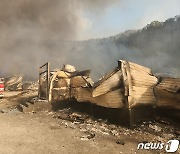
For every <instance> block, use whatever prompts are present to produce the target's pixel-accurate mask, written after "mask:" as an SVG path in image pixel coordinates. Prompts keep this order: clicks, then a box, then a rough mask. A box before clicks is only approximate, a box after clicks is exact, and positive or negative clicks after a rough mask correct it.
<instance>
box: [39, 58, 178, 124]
mask: <svg viewBox="0 0 180 154" xmlns="http://www.w3.org/2000/svg"><path fill="white" fill-rule="evenodd" d="M38 96H39V98H40V99H46V100H48V101H49V102H50V103H51V104H52V106H53V108H57V106H62V105H63V104H65V106H66V105H67V104H70V107H72V108H73V107H75V106H76V107H75V108H78V107H77V106H79V107H80V106H83V109H81V110H87V112H89V113H91V114H93V115H97V116H98V117H108V119H111V121H116V122H118V123H120V124H125V125H128V126H133V125H134V124H136V123H138V122H140V121H142V120H147V119H152V118H154V116H156V115H157V114H158V115H159V114H161V115H162V116H167V115H168V116H170V117H172V118H173V120H175V121H176V120H180V114H179V110H180V78H170V77H157V76H155V75H154V74H153V73H152V71H151V69H149V68H147V67H144V66H141V65H138V64H135V63H132V62H128V61H124V60H119V61H118V66H117V67H116V68H115V69H114V70H112V71H111V72H109V73H108V74H106V75H105V76H104V77H102V78H101V79H100V80H99V81H98V82H96V83H94V82H93V81H92V79H91V78H90V70H85V71H77V70H76V68H75V67H74V66H71V65H64V66H63V68H62V69H56V70H53V71H50V67H49V63H46V64H44V65H43V66H41V67H40V69H39V90H38ZM167 111H168V112H167Z"/></svg>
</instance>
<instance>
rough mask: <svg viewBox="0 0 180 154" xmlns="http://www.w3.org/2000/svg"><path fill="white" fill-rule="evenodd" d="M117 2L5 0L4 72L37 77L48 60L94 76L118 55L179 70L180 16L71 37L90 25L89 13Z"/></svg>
mask: <svg viewBox="0 0 180 154" xmlns="http://www.w3.org/2000/svg"><path fill="white" fill-rule="evenodd" d="M117 2H118V0H111V1H108V0H103V1H102V0H37V1H33V0H1V1H0V77H1V76H2V77H3V76H7V75H13V74H24V75H25V76H26V78H27V79H28V80H37V79H38V67H39V66H40V65H42V64H44V63H45V62H47V61H49V62H50V64H51V68H61V67H62V65H63V64H67V63H68V64H72V65H75V66H76V67H77V68H78V69H80V70H82V69H91V70H92V75H93V79H98V78H100V77H102V75H103V74H104V73H105V72H108V71H110V70H111V69H112V68H114V67H116V66H117V60H119V59H125V60H130V61H133V62H136V63H139V64H142V65H145V66H148V67H150V68H152V69H153V70H155V71H156V72H161V71H162V68H165V69H166V67H167V66H168V67H170V68H172V67H173V68H175V69H177V68H178V67H179V65H180V64H179V60H178V58H179V56H180V55H179V53H180V52H179V49H180V46H179V44H180V43H179V40H180V38H179V36H180V35H179V34H180V30H179V23H180V20H179V19H178V21H174V20H173V21H168V22H166V23H165V26H163V27H161V28H157V30H153V28H152V29H151V28H150V29H148V30H143V31H139V32H134V33H133V34H128V35H127V34H126V33H124V34H122V35H120V36H116V37H112V38H106V39H99V40H90V41H80V42H78V41H69V40H77V39H79V38H80V36H81V34H82V33H83V31H85V30H86V29H87V28H88V27H89V26H90V25H91V20H90V19H89V18H87V17H86V15H85V12H88V11H90V12H91V13H93V12H94V13H95V14H96V15H98V16H101V15H103V13H104V11H106V9H107V8H108V7H109V6H111V5H115V4H116V3H117ZM175 22H176V23H175ZM155 29H156V28H155ZM123 35H125V36H126V35H127V36H126V37H124V36H123ZM161 60H162V61H161ZM166 70H167V69H166Z"/></svg>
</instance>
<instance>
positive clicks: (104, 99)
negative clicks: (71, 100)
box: [73, 88, 124, 108]
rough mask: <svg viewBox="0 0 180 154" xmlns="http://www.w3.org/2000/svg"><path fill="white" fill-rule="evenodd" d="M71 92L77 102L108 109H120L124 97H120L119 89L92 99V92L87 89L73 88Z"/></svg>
mask: <svg viewBox="0 0 180 154" xmlns="http://www.w3.org/2000/svg"><path fill="white" fill-rule="evenodd" d="M73 91H74V92H73V93H74V96H75V98H76V100H77V101H78V102H91V103H94V104H96V105H99V106H103V107H108V108H121V107H122V106H124V104H123V99H124V96H123V95H122V91H121V90H120V89H118V90H115V91H111V92H108V93H106V94H103V95H100V96H97V97H92V92H91V91H90V90H89V89H88V88H74V89H73Z"/></svg>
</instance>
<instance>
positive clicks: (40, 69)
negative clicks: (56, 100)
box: [38, 62, 50, 100]
mask: <svg viewBox="0 0 180 154" xmlns="http://www.w3.org/2000/svg"><path fill="white" fill-rule="evenodd" d="M44 68H45V70H44V71H43V69H44ZM45 73H46V96H45V97H43V96H41V91H42V88H41V83H42V82H41V80H42V75H43V74H45ZM49 82H50V64H49V62H48V63H45V64H44V65H42V66H40V67H39V89H38V97H39V99H47V100H48V99H49Z"/></svg>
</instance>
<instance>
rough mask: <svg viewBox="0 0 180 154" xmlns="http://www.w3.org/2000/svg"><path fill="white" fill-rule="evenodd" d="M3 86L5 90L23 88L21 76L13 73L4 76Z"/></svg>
mask: <svg viewBox="0 0 180 154" xmlns="http://www.w3.org/2000/svg"><path fill="white" fill-rule="evenodd" d="M4 86H5V90H6V91H8V90H9V91H17V90H22V89H23V76H22V75H14V76H10V77H6V78H4Z"/></svg>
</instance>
